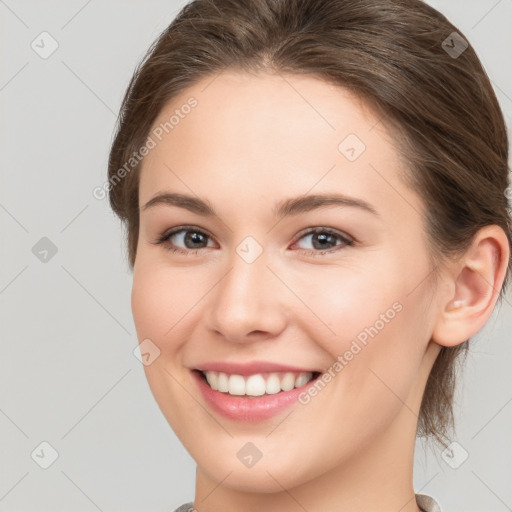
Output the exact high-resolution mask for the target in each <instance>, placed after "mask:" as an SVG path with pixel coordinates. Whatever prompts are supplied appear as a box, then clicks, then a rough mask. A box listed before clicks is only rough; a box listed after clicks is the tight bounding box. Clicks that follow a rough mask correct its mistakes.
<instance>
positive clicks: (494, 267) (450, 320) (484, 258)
mask: <svg viewBox="0 0 512 512" xmlns="http://www.w3.org/2000/svg"><path fill="white" fill-rule="evenodd" d="M509 258H510V246H509V243H508V239H507V236H506V234H505V232H504V231H503V230H502V229H501V228H500V227H499V226H496V225H492V226H485V227H484V228H482V229H480V231H478V233H477V234H476V235H475V237H474V239H473V242H472V244H471V246H470V247H469V248H468V250H467V251H466V253H465V254H464V255H463V256H462V257H461V258H460V259H459V260H458V261H457V263H455V264H454V265H453V266H452V267H451V271H450V272H449V273H447V275H448V276H449V277H446V279H448V280H449V281H451V282H449V283H448V284H449V287H448V289H450V290H451V293H450V295H449V296H445V297H442V300H441V302H440V305H439V314H438V319H437V322H436V324H435V327H434V331H433V333H432V339H433V341H434V342H436V343H438V344H439V345H442V346H446V347H453V346H456V345H459V344H461V343H463V342H464V341H466V340H468V339H469V338H471V337H472V336H474V335H475V334H476V333H477V332H478V331H479V330H480V329H481V328H482V327H483V326H484V325H485V323H486V322H487V320H488V319H489V317H490V316H491V314H492V312H493V310H494V306H495V305H496V302H497V300H498V296H499V293H500V290H501V287H502V286H503V281H504V279H505V275H506V271H507V266H508V261H509Z"/></svg>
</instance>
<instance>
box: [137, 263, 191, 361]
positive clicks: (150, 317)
mask: <svg viewBox="0 0 512 512" xmlns="http://www.w3.org/2000/svg"><path fill="white" fill-rule="evenodd" d="M181 289H182V288H181V287H180V286H179V284H178V285H177V284H176V282H175V281H174V282H172V283H171V282H170V280H169V279H166V277H165V273H162V272H159V271H158V269H157V268H151V266H150V265H144V264H141V265H139V266H137V265H136V266H135V268H134V275H133V284H132V293H131V308H132V315H133V320H134V322H135V327H136V330H137V335H138V338H139V341H142V340H143V339H146V338H149V339H151V340H152V341H153V342H154V343H155V344H156V345H158V347H159V348H160V350H161V351H163V350H166V349H167V348H168V346H169V343H164V340H170V339H172V335H173V328H174V326H175V325H176V324H178V322H179V320H180V318H181V317H183V315H184V314H185V313H186V312H185V311H184V310H182V309H183V303H184V302H187V301H184V297H183V293H180V290H181Z"/></svg>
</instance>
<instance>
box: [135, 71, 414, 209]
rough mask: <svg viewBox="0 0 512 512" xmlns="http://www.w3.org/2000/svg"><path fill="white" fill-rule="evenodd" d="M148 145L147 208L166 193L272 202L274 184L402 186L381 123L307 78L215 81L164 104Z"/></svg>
mask: <svg viewBox="0 0 512 512" xmlns="http://www.w3.org/2000/svg"><path fill="white" fill-rule="evenodd" d="M190 105H194V106H193V107H190ZM166 123H167V124H166ZM155 131H156V133H157V134H160V135H159V136H160V138H161V140H159V138H158V137H157V136H155V135H154V133H155ZM150 136H152V138H153V139H154V140H155V143H156V145H155V147H154V149H152V150H151V151H150V152H149V154H148V155H147V156H146V157H145V160H144V163H143V166H142V174H141V180H140V190H139V196H140V198H141V202H143V201H145V200H148V199H149V198H150V197H151V196H152V195H154V194H155V193H156V192H158V191H160V190H163V189H169V188H178V189H179V191H182V192H186V193H190V191H191V190H193V191H194V192H195V193H203V195H204V194H206V195H208V192H209V191H211V186H212V185H213V186H214V187H216V188H217V190H218V191H221V190H224V191H225V192H226V195H228V191H231V192H233V193H235V192H236V193H237V194H238V195H240V194H242V195H243V194H244V193H247V194H252V195H255V194H256V195H258V194H260V195H265V194H266V193H267V192H268V188H269V185H272V188H273V189H277V188H279V187H280V188H281V190H282V192H289V195H294V194H300V193H306V192H307V191H308V190H310V189H311V188H312V187H315V192H323V191H326V189H331V188H337V189H339V188H340V186H341V187H342V188H344V189H345V190H343V191H344V192H351V193H353V194H359V195H361V196H365V195H366V196H368V195H373V196H375V197H378V196H379V195H380V196H382V193H383V186H385V183H386V181H387V182H388V185H387V187H388V188H390V185H391V188H390V190H388V192H389V193H391V194H397V191H396V187H400V186H402V187H403V185H401V184H400V183H399V182H398V171H399V169H401V168H402V163H401V161H400V158H399V155H398V153H397V150H396V147H395V141H394V139H393V138H392V136H391V135H390V132H388V131H387V129H386V127H385V125H384V124H383V123H382V122H380V118H379V117H378V115H377V114H376V113H375V112H374V111H373V110H372V109H371V108H369V107H368V106H367V105H366V104H365V103H364V102H363V101H362V100H360V98H359V97H358V96H356V95H355V94H353V93H352V92H350V91H349V90H347V89H345V88H342V87H339V86H335V85H332V84H329V83H327V82H325V81H323V80H320V79H318V78H315V77H313V76H310V75H282V74H275V75H271V74H257V75H253V74H247V73H241V72H236V71H228V72H223V73H221V74H219V75H212V76H208V77H206V78H204V79H202V80H201V81H199V82H197V83H195V84H194V85H193V86H191V87H189V88H187V89H186V90H184V91H183V92H182V93H181V94H180V95H178V96H176V97H175V98H173V99H172V100H171V101H170V102H168V103H167V104H166V105H165V107H164V108H163V109H162V111H161V112H160V114H159V116H158V117H157V119H156V120H155V122H154V124H153V127H152V130H151V133H150ZM237 185H238V188H237ZM393 188H395V190H393ZM187 189H188V190H187ZM242 189H243V190H242ZM292 189H293V190H292ZM404 193H405V191H404ZM409 193H410V192H409Z"/></svg>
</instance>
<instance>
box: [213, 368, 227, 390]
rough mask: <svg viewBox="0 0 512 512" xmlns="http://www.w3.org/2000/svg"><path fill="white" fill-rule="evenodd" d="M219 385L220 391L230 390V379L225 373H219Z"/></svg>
mask: <svg viewBox="0 0 512 512" xmlns="http://www.w3.org/2000/svg"><path fill="white" fill-rule="evenodd" d="M208 373H213V372H208ZM217 386H218V388H217V389H218V391H222V392H223V393H227V392H228V391H229V379H228V376H227V375H226V374H225V373H219V376H218V378H217Z"/></svg>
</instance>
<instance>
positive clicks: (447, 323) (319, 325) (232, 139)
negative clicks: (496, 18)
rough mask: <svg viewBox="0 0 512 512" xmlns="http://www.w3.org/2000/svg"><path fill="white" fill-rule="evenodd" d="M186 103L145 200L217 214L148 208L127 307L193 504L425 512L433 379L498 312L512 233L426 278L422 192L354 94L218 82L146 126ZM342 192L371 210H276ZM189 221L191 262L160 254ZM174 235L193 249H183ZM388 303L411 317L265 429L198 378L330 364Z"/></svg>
mask: <svg viewBox="0 0 512 512" xmlns="http://www.w3.org/2000/svg"><path fill="white" fill-rule="evenodd" d="M190 96H194V97H195V98H196V99H197V101H198V105H197V106H196V107H195V108H194V109H193V110H192V111H191V113H190V114H189V115H188V116H184V118H183V119H181V120H180V122H179V124H177V125H176V126H175V127H174V129H173V130H172V131H171V132H169V134H168V135H167V136H165V137H164V138H163V139H162V141H161V142H159V143H158V144H157V146H156V147H155V148H154V149H152V150H151V151H150V153H149V154H148V155H147V157H146V158H145V160H144V164H143V167H142V171H141V176H140V188H139V204H140V205H141V206H143V205H145V204H146V203H147V202H148V201H149V200H150V199H151V198H153V197H154V196H155V195H157V194H158V193H160V192H164V191H172V192H179V193H183V194H189V195H192V196H194V197H200V198H202V199H204V200H207V201H208V202H209V204H210V205H211V206H212V207H213V208H214V209H215V211H216V212H217V217H211V218H210V217H205V216H202V215H200V214H198V213H192V212H190V211H188V210H186V209H184V208H180V207H177V206H171V205H164V204H159V205H156V206H154V207H151V208H147V209H142V208H141V211H140V232H139V239H138V249H137V257H136V262H135V266H134V279H133V290H132V311H133V317H134V321H135V325H136V329H137V334H138V338H139V340H140V341H142V340H144V339H146V338H149V339H150V340H151V341H152V342H153V343H154V344H155V345H157V346H158V348H159V350H160V356H159V357H158V358H157V359H155V361H154V362H153V363H152V364H150V365H148V366H145V367H144V369H145V372H146V376H147V379H148V382H149V385H150V387H151V390H152V392H153V394H154V396H155V399H156V401H157V403H158V405H159V407H160V409H161V410H162V412H163V414H164V416H165V417H166V419H167V421H168V422H169V424H170V426H171V427H172V428H173V430H174V431H175V433H176V435H177V436H178V437H179V439H180V440H181V442H182V443H183V445H184V446H185V448H186V449H187V450H188V452H189V453H190V454H191V456H192V457H193V458H194V460H195V461H196V462H197V473H196V496H195V502H194V506H195V508H196V509H197V510H198V511H199V512H213V511H220V510H222V511H224V512H235V511H240V510H244V511H246V512H253V511H254V512H256V511H261V510H266V511H267V512H277V511H279V512H282V511H283V510H285V511H290V512H293V511H303V510H304V509H305V510H308V512H316V511H334V510H336V511H345V510H347V511H348V510H350V511H351V512H362V511H365V512H368V511H370V510H372V511H373V510H379V511H380V512H388V511H389V512H397V511H398V510H400V511H401V512H412V511H415V512H418V511H419V510H420V509H419V508H418V506H417V505H416V502H415V500H414V490H413V483H412V473H413V456H414V442H415V435H416V425H417V420H418V413H419V408H420V403H421V397H422V394H423V391H424V389H425V383H426V380H427V377H428V375H429V372H430V370H431V368H432V365H433V363H434V361H435V358H436V356H437V354H438V352H439V350H440V347H441V346H442V345H445V346H454V345H457V344H459V343H461V342H463V341H464V340H466V339H467V338H468V337H470V336H472V335H474V334H475V333H476V332H477V331H478V330H479V329H480V328H481V327H482V326H483V325H484V324H485V322H486V320H487V319H488V318H489V316H490V315H491V313H492V310H493V308H494V305H495V303H496V301H497V294H498V291H499V289H500V287H501V285H502V282H503V279H504V275H505V270H506V262H507V261H508V258H509V252H508V244H507V241H506V237H505V234H504V233H503V231H502V230H501V229H500V228H498V227H497V226H488V227H486V228H484V229H482V230H481V231H480V232H479V234H478V236H477V237H476V238H475V240H474V243H473V245H472V246H471V248H470V249H469V250H468V251H467V253H466V254H465V255H464V256H463V257H461V258H460V259H458V260H456V261H452V262H451V263H449V264H446V265H445V266H443V267H442V268H441V270H440V280H439V282H438V283H436V284H435V285H434V283H433V281H432V276H433V274H432V265H431V261H430V259H429V247H428V242H427V240H426V235H425V229H424V213H423V212H424V205H423V202H422V199H421V197H420V196H419V195H418V194H417V193H416V192H414V191H413V190H411V189H409V188H407V187H406V185H405V184H404V183H403V182H402V180H401V178H400V173H401V172H404V171H406V168H405V167H404V164H403V163H402V161H401V160H400V155H399V153H398V152H397V150H396V144H395V143H394V141H393V138H392V137H391V135H390V132H388V131H387V129H386V127H385V125H384V123H383V122H380V123H379V122H378V121H379V117H378V116H377V115H376V114H374V113H372V111H371V110H370V109H369V108H366V107H365V105H364V104H363V103H362V102H361V101H359V100H358V98H357V97H355V96H354V95H352V94H351V93H350V92H349V91H347V90H345V89H342V88H340V87H334V86H332V85H329V84H327V83H325V82H323V81H321V80H319V79H317V78H315V77H312V76H282V75H270V74H259V75H250V74H245V73H244V74H242V73H238V72H235V71H224V72H223V73H221V74H220V75H218V76H217V77H216V78H215V79H213V78H212V77H208V78H205V79H204V80H202V81H201V82H199V83H197V84H195V85H194V86H192V87H190V88H189V89H187V90H186V91H184V93H182V94H181V95H180V96H178V97H176V98H174V99H173V101H172V102H170V103H169V104H168V105H166V107H165V108H164V109H163V110H162V112H161V113H160V116H159V117H158V119H157V120H156V121H155V124H154V126H157V125H158V124H159V123H160V122H164V121H165V120H168V119H169V117H170V115H172V113H173V112H174V110H175V109H176V108H180V106H181V105H183V104H184V103H185V102H186V101H187V99H188V98H189V97H190ZM350 133H352V134H356V135H357V137H358V138H359V139H360V140H361V141H363V142H364V144H365V146H366V149H365V151H364V152H363V153H362V154H361V155H360V156H359V157H358V158H357V159H356V160H355V161H352V162H351V161H349V160H347V158H346V157H345V156H344V155H343V154H342V153H341V152H340V151H339V150H338V145H339V144H340V142H341V141H342V140H343V139H344V138H345V137H346V136H347V135H348V134H350ZM333 192H337V193H343V194H346V195H348V196H351V197H355V198H360V199H364V200H365V201H367V202H368V203H370V204H371V205H372V206H373V207H374V209H375V210H376V211H377V212H378V216H377V215H372V214H371V213H369V212H367V211H364V210H362V209H358V208H354V207H347V206H339V205H336V206H330V207H323V208H320V209H317V210H314V211H309V212H304V213H301V214H298V215H294V216H291V217H285V218H281V219H277V218H274V217H273V215H272V209H273V208H274V206H275V204H276V203H277V202H279V201H282V200H284V199H288V198H291V197H296V196H302V195H304V194H313V193H318V194H320V193H333ZM183 225H191V226H194V228H195V229H200V231H202V232H205V233H206V234H207V235H208V237H206V238H203V239H202V241H203V245H202V248H200V249H199V250H198V251H196V250H195V249H193V248H190V247H191V245H190V242H189V243H188V245H186V243H185V242H184V239H183V236H182V235H183V233H181V235H175V236H174V237H173V238H172V239H171V241H168V242H167V245H165V244H155V243H152V242H154V241H155V240H156V239H158V237H159V236H160V235H162V233H164V232H165V231H166V230H169V229H170V228H173V227H179V226H183ZM313 227H323V228H331V229H333V230H336V231H338V232H339V234H340V235H341V236H348V237H352V238H353V239H355V241H356V243H355V244H354V245H352V246H350V245H346V244H344V243H343V241H342V240H340V239H338V238H336V237H335V238H334V240H333V241H331V245H328V246H327V247H328V249H329V250H330V251H331V252H330V253H324V254H321V251H320V249H318V248H315V247H318V245H316V246H315V245H313V243H314V241H313V239H312V236H311V235H307V234H306V235H301V232H303V231H304V230H305V229H306V228H313ZM194 228H192V231H193V232H194ZM189 229H190V228H189ZM189 235H190V233H189ZM247 236H251V237H253V238H254V239H255V240H256V241H257V242H258V244H259V245H260V246H261V248H262V250H263V252H262V254H261V255H260V256H259V257H258V258H257V259H256V260H255V261H254V262H252V263H247V262H246V261H245V260H244V259H242V258H241V257H240V256H239V255H238V254H237V252H236V249H237V247H238V246H239V244H240V243H241V242H242V241H243V240H244V239H245V238H246V237H247ZM172 243H174V244H175V246H176V247H178V248H181V249H182V250H184V251H188V252H186V253H176V252H171V251H170V250H169V247H170V246H172ZM192 247H193V246H192ZM200 247H201V246H200ZM315 251H316V253H317V254H316V256H315V255H313V253H314V252H315ZM461 300H462V301H465V305H463V306H461V307H456V305H457V303H455V304H454V301H461ZM396 302H398V303H399V304H400V305H401V306H402V309H401V311H400V312H399V313H397V314H396V315H395V316H394V318H393V319H392V320H390V321H389V322H387V323H386V324H385V327H384V328H382V329H381V330H380V331H379V332H378V334H377V335H376V336H375V337H373V338H370V339H369V342H368V344H367V346H365V347H364V348H363V349H362V350H361V351H360V352H359V353H358V354H357V355H356V356H354V357H353V359H352V360H351V361H349V362H348V364H347V365H346V366H345V367H344V368H343V369H342V371H340V372H338V373H337V374H336V377H335V378H333V379H332V380H331V382H330V383H328V385H326V386H325V388H324V389H323V390H322V391H321V392H320V393H318V395H317V396H315V397H314V398H313V399H311V401H310V402H309V403H308V404H307V405H302V404H299V403H297V404H294V405H293V406H292V407H291V408H289V409H287V410H286V411H284V412H283V413H282V414H279V415H277V416H274V417H272V418H270V419H268V420H265V421H261V422H256V423H253V424H249V423H244V422H238V421H234V420H228V419H226V418H224V417H222V416H219V415H217V414H216V413H215V412H213V411H212V410H211V409H210V408H209V406H208V405H207V404H206V403H205V402H204V400H203V398H202V396H201V395H200V393H199V390H198V389H197V385H196V383H195V381H194V380H193V379H192V375H191V369H192V368H195V367H197V366H199V365H200V363H204V362H207V361H219V360H223V361H236V362H247V361H252V360H266V361H272V362H282V363H285V364H290V365H294V366H298V367H303V368H311V369H321V370H323V371H326V370H327V369H328V368H329V367H331V366H332V364H333V362H334V361H336V359H337V357H338V356H339V355H340V354H341V355H342V354H344V353H345V352H346V351H347V350H348V349H349V347H350V345H351V343H352V342H353V340H354V339H355V338H356V336H357V335H358V334H359V333H361V332H362V331H363V330H364V329H365V327H369V326H371V325H374V324H375V322H376V320H378V319H379V318H380V315H381V314H384V313H385V312H386V311H387V310H389V309H390V308H391V307H392V305H393V303H396ZM290 413H291V414H290ZM247 442H252V443H253V444H254V445H256V446H257V448H258V449H259V451H260V452H261V453H262V458H261V460H260V461H259V462H258V463H257V464H255V465H254V466H253V467H251V468H247V467H246V466H244V465H243V464H242V463H241V462H240V460H239V459H238V458H237V452H238V451H239V450H240V449H241V447H242V446H244V445H245V444H246V443H247ZM425 492H428V491H425Z"/></svg>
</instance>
